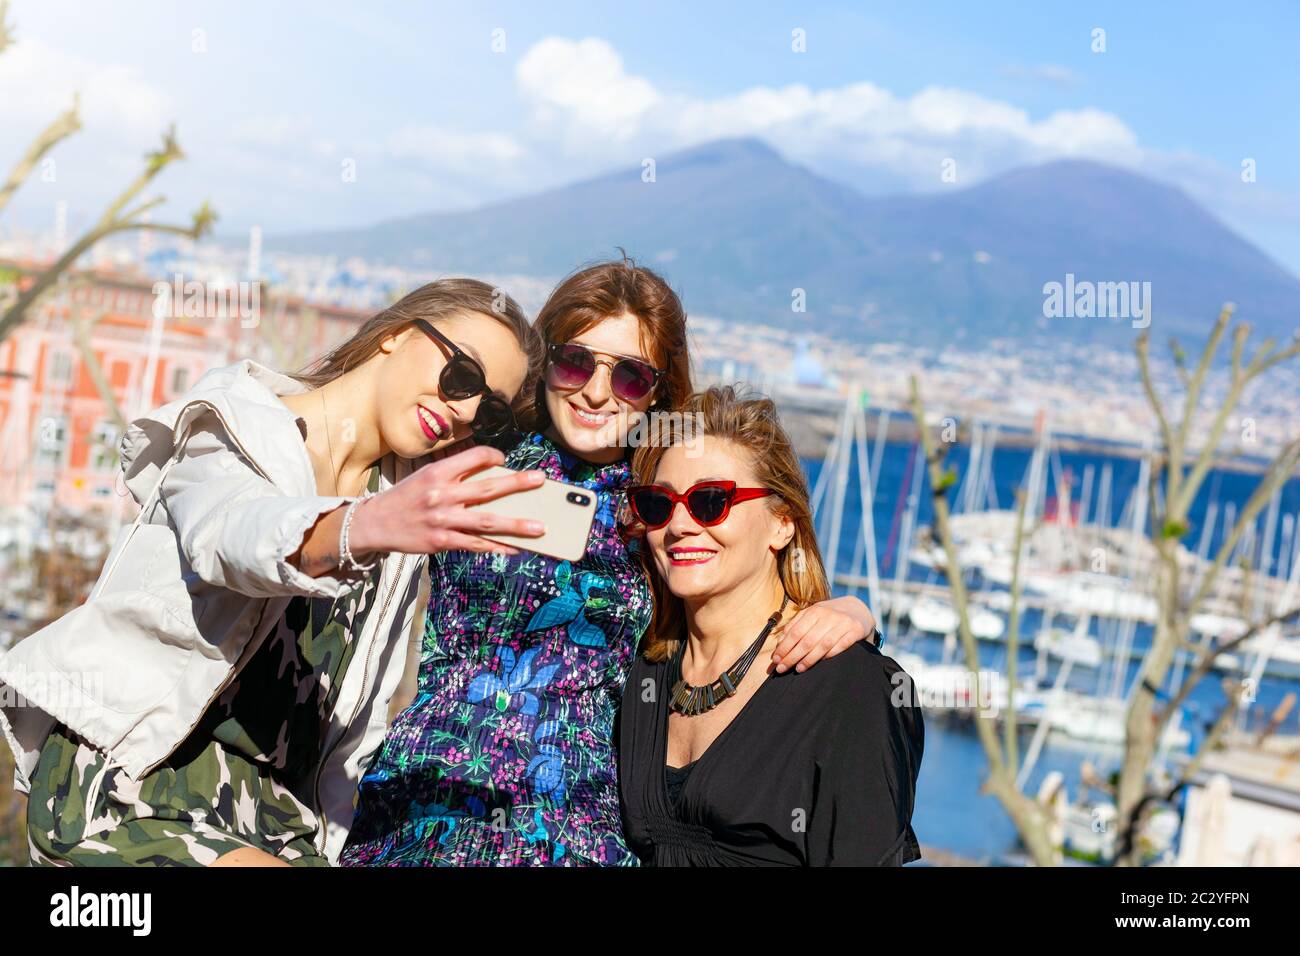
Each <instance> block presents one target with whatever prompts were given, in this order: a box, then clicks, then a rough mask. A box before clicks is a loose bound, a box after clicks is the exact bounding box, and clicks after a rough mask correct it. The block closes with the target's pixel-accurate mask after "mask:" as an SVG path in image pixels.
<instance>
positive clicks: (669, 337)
mask: <svg viewBox="0 0 1300 956" xmlns="http://www.w3.org/2000/svg"><path fill="white" fill-rule="evenodd" d="M619 252H620V253H621V254H622V256H623V258H622V259H621V260H620V259H613V260H610V261H608V262H601V263H598V264H596V265H593V266H588V267H586V268H584V269H580V270H578V271H577V272H574V273H572V274H571V275H569V276H568V277H567V278H566V279H564V281H562V282H561V283H560V284H559V285H558V286H556V287H555V291H554V292H552V293H551V296H550V298H548V299H547V300H546V304H545V305H544V306H542V310H541V311H540V312H538V313H537V321H536V322H535V323H534V325H533V328H534V329H536V330H537V333H538V335H539V336H540V338H541V339H542V348H543V350H545V348H546V345H547V343H550V342H568V341H570V340H571V339H573V338H574V337H576V336H579V335H581V334H582V333H583V332H585V331H587V330H588V329H590V328H591V327H592V326H594V325H596V324H598V323H599V322H601V321H603V320H604V319H608V318H612V317H614V316H618V315H622V314H623V313H625V312H627V313H631V314H632V315H634V316H636V317H637V320H638V321H639V322H640V326H641V343H642V345H643V346H645V347H646V349H647V353H648V355H649V358H650V360H651V361H652V362H654V363H655V364H656V365H657V366H658V367H659V368H662V369H665V370H666V373H665V374H664V376H663V377H662V378H660V380H659V385H658V388H657V389H656V392H655V399H654V404H653V405H652V406H651V408H655V409H663V410H668V411H671V410H673V409H674V408H676V406H677V404H678V403H679V402H682V401H685V399H686V396H688V395H689V394H690V393H691V362H690V354H689V350H688V348H687V341H686V311H685V309H683V308H682V302H681V299H679V298H678V297H677V293H676V292H674V291H673V290H672V288H671V287H670V286H669V285H668V283H667V282H666V281H664V279H663V278H662V277H661V276H659V275H658V274H657V273H655V272H653V271H651V270H650V269H647V268H645V267H644V266H639V265H637V264H636V262H635V261H634V260H633V259H631V258H629V257H628V255H627V253H625V252H623V250H622V249H619ZM542 363H543V365H544V363H545V352H544V351H543V359H542ZM525 393H527V396H528V399H529V401H528V402H527V405H526V407H524V408H523V409H522V410H521V411H520V415H519V421H520V423H521V424H522V426H523V427H524V428H527V429H530V430H532V431H543V430H545V429H546V427H547V426H548V425H550V423H551V422H550V416H549V415H548V414H547V411H546V378H545V376H544V375H542V374H540V370H539V374H538V376H537V379H536V381H535V382H533V383H532V388H531V389H529V388H527V387H526V388H525V389H524V392H521V393H520V394H521V395H523V394H525Z"/></svg>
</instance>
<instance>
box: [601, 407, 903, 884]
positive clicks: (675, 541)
mask: <svg viewBox="0 0 1300 956" xmlns="http://www.w3.org/2000/svg"><path fill="white" fill-rule="evenodd" d="M684 420H685V421H687V422H694V423H696V424H698V425H702V429H699V428H697V429H696V433H695V434H694V435H691V434H690V433H689V432H687V431H685V430H684V429H683V430H682V431H681V432H679V433H678V434H677V435H676V436H675V437H674V438H673V440H672V441H671V442H668V443H665V444H659V445H654V446H645V447H642V448H640V449H638V451H637V455H636V459H635V461H634V468H635V471H636V474H637V476H638V477H639V479H640V480H642V481H645V482H647V484H644V485H638V486H635V487H633V488H631V489H629V492H628V498H629V504H630V505H631V510H632V512H633V516H634V518H635V521H636V524H637V525H639V530H640V531H641V533H643V534H644V536H645V540H646V544H647V547H646V548H644V549H643V552H644V553H645V560H646V561H647V563H648V564H649V565H650V567H649V568H648V571H649V574H650V577H651V580H652V584H653V587H654V589H655V617H654V622H653V624H652V625H651V628H650V630H649V631H648V632H647V634H646V639H645V646H644V647H643V652H642V654H640V655H639V656H638V658H637V661H636V663H635V664H634V665H633V668H632V672H631V674H630V675H629V677H628V680H627V684H626V689H625V691H624V697H623V707H622V710H621V713H620V718H619V720H620V727H619V750H620V753H619V780H620V787H621V797H622V810H623V817H624V827H625V830H626V836H627V839H628V844H629V846H631V847H632V849H633V850H634V851H635V852H636V853H637V855H638V856H639V857H640V858H641V860H642V862H644V863H646V864H652V865H657V866H728V865H733V866H746V865H750V866H752V865H795V866H828V865H841V866H843V865H866V866H888V865H900V864H903V863H908V862H910V861H913V860H918V859H920V856H921V854H920V847H919V845H918V843H917V839H916V834H915V833H913V831H912V826H911V817H912V807H913V804H914V800H915V793H916V779H917V774H918V772H919V770H920V765H921V752H922V747H923V743H924V727H923V723H922V718H921V709H920V706H919V702H918V701H917V700H916V697H915V692H914V688H913V685H912V681H911V679H910V678H909V677H908V676H907V674H906V673H905V672H904V671H903V670H902V668H900V667H899V666H898V664H897V663H895V661H894V660H893V659H891V658H889V657H886V656H884V655H883V654H881V652H880V651H879V649H878V648H877V647H875V646H873V645H870V644H867V643H858V644H856V645H854V647H853V648H852V649H850V650H849V651H846V652H844V653H843V654H841V655H839V656H838V657H836V658H834V659H831V660H825V661H822V662H821V664H820V665H819V666H817V667H814V668H811V669H805V668H804V667H803V666H802V665H801V666H800V667H799V668H797V669H796V670H795V671H788V672H786V673H777V672H776V671H775V669H773V668H772V667H771V654H772V649H773V648H774V647H775V646H776V643H777V641H778V639H779V635H780V630H781V624H782V622H788V621H789V619H790V617H791V616H792V615H793V614H794V613H795V612H796V611H797V610H798V609H799V608H802V607H807V606H808V605H810V604H813V603H815V602H817V601H821V600H823V599H825V598H826V596H827V594H828V590H829V589H828V587H827V583H826V575H825V571H824V570H823V568H822V563H821V557H820V553H819V551H818V548H817V541H816V537H815V535H814V533H813V525H812V518H811V514H810V509H809V504H808V487H807V483H806V482H805V480H804V477H803V471H802V469H801V468H800V465H799V459H798V457H797V456H796V454H795V452H794V449H793V448H792V446H791V444H790V441H789V439H788V437H787V436H786V434H785V432H784V431H783V430H782V428H781V425H780V422H779V421H778V419H777V416H776V411H775V408H774V406H773V405H772V402H771V401H769V400H767V399H751V400H742V399H740V398H738V397H737V396H736V394H735V392H734V391H733V390H732V389H731V388H711V389H709V390H708V391H707V392H704V393H700V394H697V395H696V396H694V397H693V398H692V400H691V401H690V403H689V404H688V405H687V407H686V409H685V414H684ZM701 430H702V435H701V434H700V431H701Z"/></svg>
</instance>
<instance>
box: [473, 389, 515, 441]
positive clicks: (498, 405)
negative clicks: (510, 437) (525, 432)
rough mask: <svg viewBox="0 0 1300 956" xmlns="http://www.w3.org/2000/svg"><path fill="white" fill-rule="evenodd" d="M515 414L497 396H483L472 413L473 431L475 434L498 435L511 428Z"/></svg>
mask: <svg viewBox="0 0 1300 956" xmlns="http://www.w3.org/2000/svg"><path fill="white" fill-rule="evenodd" d="M514 424H515V416H514V414H513V413H512V412H511V411H510V406H509V405H507V404H506V403H505V402H503V401H501V399H499V398H495V397H493V396H485V397H484V399H483V400H482V401H481V402H479V405H478V411H477V412H476V413H475V414H474V423H473V426H472V428H473V431H474V433H475V434H476V435H499V434H501V433H503V432H505V431H508V430H509V429H511V428H513V427H514Z"/></svg>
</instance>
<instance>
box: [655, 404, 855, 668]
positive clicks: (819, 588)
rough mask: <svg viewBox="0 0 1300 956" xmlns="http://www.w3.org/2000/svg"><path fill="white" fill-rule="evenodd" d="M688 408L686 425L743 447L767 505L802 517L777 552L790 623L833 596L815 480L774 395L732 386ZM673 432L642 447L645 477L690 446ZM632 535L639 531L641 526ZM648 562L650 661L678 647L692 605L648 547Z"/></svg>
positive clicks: (785, 617) (680, 434) (684, 409)
mask: <svg viewBox="0 0 1300 956" xmlns="http://www.w3.org/2000/svg"><path fill="white" fill-rule="evenodd" d="M680 411H681V413H682V414H681V421H680V424H681V425H685V424H687V423H690V424H691V425H692V427H695V428H696V431H695V432H694V436H695V437H698V435H699V434H700V431H701V430H702V432H703V434H705V435H711V436H712V437H714V438H723V439H726V440H727V441H729V442H731V443H733V444H734V445H736V446H737V447H739V448H741V449H743V451H744V453H745V454H746V455H747V456H748V457H749V461H750V465H751V466H752V467H753V469H754V474H755V475H756V476H757V477H758V483H759V484H760V485H761V486H762V487H764V488H770V489H772V491H774V492H775V493H776V494H775V495H773V496H770V497H767V498H764V499H762V503H763V504H764V505H765V506H766V507H768V508H771V509H772V510H773V511H774V512H775V513H777V514H780V515H785V516H787V517H789V519H790V520H791V521H792V522H793V523H794V536H793V537H792V538H791V539H790V543H789V544H787V545H786V546H785V547H784V548H783V549H782V550H780V551H779V552H777V555H776V567H777V575H778V577H780V579H781V583H782V584H783V585H784V586H785V591H786V593H787V594H789V595H790V602H791V605H792V606H789V607H787V608H786V613H785V614H784V615H782V620H783V622H788V621H789V620H790V618H791V616H792V615H793V614H794V611H795V610H797V609H799V608H804V607H808V606H810V605H812V604H816V603H818V602H819V601H824V600H826V598H827V597H829V596H830V587H829V586H828V584H827V582H826V570H825V568H824V567H823V565H822V556H821V551H820V549H818V547H817V534H816V532H815V531H814V529H813V519H812V507H811V505H810V504H809V495H808V481H807V479H806V478H805V477H804V473H803V467H802V466H801V465H800V463H799V456H798V455H797V454H796V453H795V450H794V445H793V444H792V443H791V442H790V436H789V435H787V434H786V432H785V429H784V428H783V427H782V425H781V420H780V418H779V417H778V416H777V413H776V405H775V404H773V402H772V400H771V399H769V398H762V397H758V396H752V397H751V396H750V395H748V394H747V393H742V392H739V391H738V390H737V389H736V388H734V387H732V386H730V385H725V386H714V387H712V388H709V389H707V390H705V391H703V392H696V393H695V394H694V395H691V396H690V397H689V398H688V399H687V400H686V403H685V405H683V406H682V407H681V409H680ZM670 431H671V432H672V433H671V434H670V435H669V436H668V437H667V439H666V440H664V441H660V442H654V443H650V444H646V445H642V446H641V447H639V448H638V449H637V450H636V453H635V455H634V456H633V458H632V470H633V472H634V474H635V475H636V480H637V481H638V482H642V483H649V482H652V481H654V474H655V471H656V470H657V469H658V467H659V462H660V461H661V460H662V458H663V456H664V452H665V451H667V450H668V448H670V447H672V446H673V445H675V444H682V443H683V441H684V440H685V437H688V436H684V435H683V431H684V429H671V430H670ZM688 435H689V433H688ZM632 533H636V532H635V529H633V532H632ZM643 543H644V542H643ZM641 560H642V563H643V566H644V568H645V571H646V574H647V576H648V578H649V581H650V587H651V590H652V591H653V593H654V599H655V602H654V618H653V620H652V621H651V623H650V629H649V630H648V631H647V632H646V636H645V640H644V642H643V644H642V648H643V652H644V654H645V656H646V658H647V659H648V660H650V661H655V662H658V661H664V660H667V659H668V658H670V657H671V656H672V655H673V654H674V653H676V651H677V647H678V644H679V642H680V640H681V635H682V633H683V629H684V628H685V625H686V609H685V605H684V604H683V603H682V600H681V598H679V597H677V596H675V595H674V594H673V593H672V592H671V591H669V590H668V586H667V584H666V583H665V582H664V580H663V578H662V577H660V575H659V573H658V571H657V570H656V568H655V566H654V559H653V558H652V557H651V555H650V553H649V549H648V548H646V547H642V548H641Z"/></svg>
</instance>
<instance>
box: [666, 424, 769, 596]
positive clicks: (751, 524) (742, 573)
mask: <svg viewBox="0 0 1300 956" xmlns="http://www.w3.org/2000/svg"><path fill="white" fill-rule="evenodd" d="M710 480H724V481H734V482H735V483H736V485H737V486H738V487H740V488H757V487H761V482H759V480H758V477H757V475H756V474H755V473H754V468H753V466H752V464H751V463H750V461H749V456H748V455H747V454H746V453H745V451H744V449H742V448H740V447H739V446H737V445H735V444H733V443H732V442H730V441H727V440H726V439H724V438H714V437H713V436H711V435H705V436H703V438H702V439H700V440H699V442H698V443H697V444H696V445H695V446H694V447H693V448H691V449H689V450H688V449H685V448H683V447H681V446H674V447H672V448H669V449H668V450H667V451H665V452H664V455H663V458H662V459H661V460H660V462H659V467H658V468H657V469H656V470H655V474H654V477H653V478H652V479H651V482H652V483H653V484H657V485H664V486H666V487H668V488H671V489H673V490H674V491H676V492H678V493H681V492H684V491H685V490H686V489H687V488H689V487H690V486H691V485H693V484H695V483H696V482H698V481H710ZM778 501H779V499H777V498H774V497H766V498H757V499H755V500H752V501H744V502H740V503H739V504H734V505H732V507H731V512H730V514H728V515H727V518H726V520H725V521H723V522H722V523H721V524H716V525H713V526H712V527H708V528H705V527H702V526H701V525H700V524H699V523H698V522H696V520H695V519H694V518H693V517H691V514H690V512H689V511H687V509H686V505H685V504H684V503H683V504H679V505H677V507H675V508H674V509H673V514H672V518H671V519H669V521H668V524H666V525H664V526H663V527H662V528H658V529H656V530H654V531H648V532H647V533H646V541H647V543H648V544H649V546H650V553H651V554H652V555H653V557H654V562H655V567H656V568H657V569H658V571H659V574H660V576H661V577H662V578H663V579H664V582H665V583H666V584H667V585H668V589H669V590H670V591H671V592H672V593H673V594H674V595H676V596H677V597H679V598H682V599H684V600H687V601H690V602H692V603H699V602H703V601H705V600H708V599H709V598H711V597H714V596H716V595H719V594H724V593H727V592H731V591H734V590H737V589H740V590H742V591H743V590H747V589H749V588H757V587H759V586H760V585H761V584H762V583H763V582H765V581H767V580H768V579H769V578H770V577H772V576H775V575H776V573H777V561H776V555H777V552H779V551H780V550H781V549H783V548H784V547H785V546H786V545H788V544H789V543H790V539H791V538H792V537H793V536H794V524H793V523H792V522H791V521H790V519H789V518H785V517H783V516H781V515H780V514H778V513H777V507H778Z"/></svg>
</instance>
